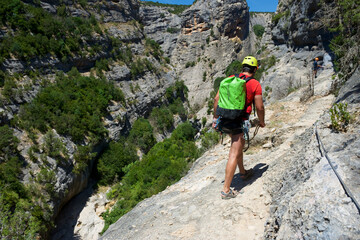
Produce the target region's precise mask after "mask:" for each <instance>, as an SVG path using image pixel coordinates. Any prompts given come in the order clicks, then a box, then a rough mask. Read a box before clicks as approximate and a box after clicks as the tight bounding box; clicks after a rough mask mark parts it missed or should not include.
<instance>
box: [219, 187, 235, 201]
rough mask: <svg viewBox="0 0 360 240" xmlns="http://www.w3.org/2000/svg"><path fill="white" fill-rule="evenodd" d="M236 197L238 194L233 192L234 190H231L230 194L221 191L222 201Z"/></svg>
mask: <svg viewBox="0 0 360 240" xmlns="http://www.w3.org/2000/svg"><path fill="white" fill-rule="evenodd" d="M234 197H236V194H235V193H234V192H233V190H231V189H230V191H229V192H228V193H224V192H223V191H221V198H222V199H230V198H234Z"/></svg>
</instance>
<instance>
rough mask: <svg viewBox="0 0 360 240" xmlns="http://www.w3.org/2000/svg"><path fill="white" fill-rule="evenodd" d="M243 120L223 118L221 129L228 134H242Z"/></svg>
mask: <svg viewBox="0 0 360 240" xmlns="http://www.w3.org/2000/svg"><path fill="white" fill-rule="evenodd" d="M243 122H244V120H242V119H241V118H238V119H226V118H222V119H221V122H220V126H219V127H220V128H221V131H222V132H224V133H227V134H240V133H243V132H244V131H243Z"/></svg>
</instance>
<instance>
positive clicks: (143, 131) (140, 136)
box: [128, 118, 156, 153]
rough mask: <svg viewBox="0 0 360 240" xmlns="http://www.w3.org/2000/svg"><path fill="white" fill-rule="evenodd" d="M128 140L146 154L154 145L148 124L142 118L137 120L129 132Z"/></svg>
mask: <svg viewBox="0 0 360 240" xmlns="http://www.w3.org/2000/svg"><path fill="white" fill-rule="evenodd" d="M128 140H129V141H130V142H131V143H132V144H134V145H136V146H138V147H139V148H140V149H141V150H142V151H143V152H145V153H147V152H148V151H149V150H150V149H151V148H152V147H153V146H154V145H155V144H156V140H155V138H154V134H153V128H152V126H151V124H150V122H149V121H148V120H147V119H144V118H139V119H137V120H136V121H135V122H134V124H133V126H132V128H131V130H130V134H129V137H128Z"/></svg>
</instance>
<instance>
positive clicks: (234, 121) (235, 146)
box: [213, 56, 265, 199]
mask: <svg viewBox="0 0 360 240" xmlns="http://www.w3.org/2000/svg"><path fill="white" fill-rule="evenodd" d="M242 67H243V69H242V73H241V74H239V75H233V76H230V77H228V78H226V79H224V80H223V81H222V82H221V84H220V88H219V91H218V92H217V94H216V96H215V99H214V121H213V127H214V128H217V127H218V126H217V125H218V124H219V123H220V125H221V128H222V129H223V130H224V132H226V133H228V134H229V135H230V137H231V147H230V152H229V159H228V162H227V165H226V169H225V181H224V186H223V189H222V191H221V197H222V198H223V199H229V198H234V197H235V196H236V194H235V193H234V192H233V191H232V189H230V185H231V182H232V179H233V177H234V174H235V170H236V166H238V167H239V171H240V177H241V178H242V179H243V180H248V179H249V178H250V177H251V176H253V174H254V172H253V169H252V168H251V169H249V170H245V168H244V164H243V148H244V144H245V139H244V133H243V122H244V121H245V120H247V119H249V116H250V114H251V111H252V103H254V105H255V108H256V112H257V115H258V118H259V125H260V127H265V109H264V103H263V99H262V88H261V85H260V83H259V82H258V81H257V80H256V79H255V78H254V75H255V73H256V71H257V69H258V63H257V60H256V58H254V57H252V56H247V57H245V58H244V60H243V62H242ZM240 79H242V80H243V82H244V87H245V88H244V94H245V95H244V99H245V100H244V105H243V106H242V107H243V108H241V107H240V108H239V110H238V109H237V108H235V107H228V106H229V105H235V106H236V105H239V104H237V103H236V101H237V100H238V99H241V95H242V93H241V91H242V88H241V83H240V82H241V80H240ZM225 84H230V85H226V86H224V88H225V89H224V90H222V85H225ZM234 85H235V87H234ZM239 86H240V87H239ZM234 89H235V90H234ZM236 89H239V90H236ZM234 93H235V94H234ZM224 95H225V96H224ZM240 102H241V101H240ZM219 120H220V121H219Z"/></svg>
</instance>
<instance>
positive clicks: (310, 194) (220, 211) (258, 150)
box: [52, 71, 360, 239]
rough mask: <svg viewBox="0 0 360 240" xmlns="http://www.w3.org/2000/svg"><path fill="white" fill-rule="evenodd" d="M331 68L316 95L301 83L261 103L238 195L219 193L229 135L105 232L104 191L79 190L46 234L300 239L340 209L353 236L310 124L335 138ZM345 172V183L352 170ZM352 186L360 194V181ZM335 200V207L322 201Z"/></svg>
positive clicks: (337, 224)
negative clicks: (262, 119) (261, 121)
mask: <svg viewBox="0 0 360 240" xmlns="http://www.w3.org/2000/svg"><path fill="white" fill-rule="evenodd" d="M331 74H332V72H330V71H329V72H326V74H323V75H322V76H320V77H319V78H317V79H316V81H315V90H316V89H319V88H320V86H321V87H322V90H321V91H320V90H318V91H315V96H313V97H311V98H309V99H308V100H307V101H306V102H301V100H300V99H301V98H302V96H303V95H304V94H305V92H306V91H308V89H307V87H303V88H301V89H298V90H297V91H295V92H293V93H291V94H290V95H288V96H287V97H286V98H284V99H283V100H280V101H276V102H273V103H271V104H268V105H267V106H266V123H267V126H266V127H265V128H263V129H260V130H259V133H258V135H257V136H256V137H255V138H254V140H253V141H252V143H251V147H250V149H249V150H248V151H247V152H246V153H245V155H244V165H245V168H251V167H252V168H254V169H255V175H254V177H253V178H252V179H250V180H249V181H243V180H241V179H240V177H239V174H238V173H236V174H235V176H234V179H233V182H232V185H231V187H232V188H233V189H234V190H236V191H237V192H238V196H237V197H236V198H234V199H229V200H222V199H221V196H220V191H221V189H222V185H223V181H224V170H225V165H226V162H227V158H228V153H229V148H230V138H229V137H225V138H224V142H223V144H218V145H216V146H215V147H213V148H212V149H211V150H209V151H208V152H206V153H205V154H204V155H203V156H202V157H201V158H199V159H197V160H196V161H195V163H194V165H193V167H192V168H191V170H190V171H189V173H188V174H187V175H186V176H185V177H183V178H182V179H181V180H180V181H179V182H177V183H176V184H174V185H172V186H169V187H168V188H167V189H166V190H164V191H163V192H161V193H159V194H157V195H155V196H153V197H151V198H148V199H146V200H144V201H142V202H140V203H139V204H138V205H137V206H136V207H135V208H134V209H133V210H132V211H130V212H129V213H127V214H126V215H124V216H123V217H122V218H120V219H119V220H118V222H116V223H115V224H113V225H112V226H110V228H109V229H108V230H107V231H106V232H105V234H104V235H103V236H100V235H99V234H98V232H99V231H100V228H102V227H103V222H102V220H101V217H100V214H101V212H103V211H104V210H105V206H106V205H107V204H108V202H109V200H106V199H105V198H104V196H105V193H104V192H103V193H101V191H98V192H97V193H95V194H94V193H93V195H92V196H91V197H89V196H90V194H91V193H90V194H89V192H87V191H85V193H83V194H84V195H81V196H82V197H81V196H79V197H77V198H75V199H74V200H72V202H70V203H69V204H68V207H67V208H65V209H64V214H63V215H62V216H60V217H59V220H58V228H57V229H59V230H58V231H57V232H56V231H55V234H54V235H53V238H52V239H98V238H100V239H264V237H265V238H269V239H273V238H275V236H277V237H278V238H279V239H288V237H289V236H293V235H294V234H297V235H296V236H297V237H296V238H297V239H303V238H305V237H310V238H311V236H312V235H311V234H312V232H311V231H310V230H309V229H312V228H315V229H316V230H317V231H319V232H320V233H323V232H324V234H325V235H324V236H325V239H332V238H326V236H327V235H326V234H329V232H330V233H331V234H334V232H335V233H339V232H336V230H339V231H340V230H341V228H342V227H344V226H342V224H341V218H342V217H347V218H348V219H350V223H351V224H349V223H348V224H347V225H346V227H347V229H348V231H350V232H352V233H354V232H355V235H357V236H359V232H357V231H358V230H356V229H357V227H356V226H358V225H359V223H360V218H359V216H358V215H356V214H355V215H353V213H354V212H355V213H356V208H355V206H354V205H353V204H352V203H351V199H350V198H348V197H347V196H346V195H345V193H344V191H343V189H342V187H341V185H340V183H339V182H338V180H337V178H336V176H335V174H334V173H333V171H332V170H331V168H330V166H329V165H328V163H327V162H326V160H325V159H324V158H322V157H321V154H320V152H319V149H318V144H317V142H316V137H315V134H314V124H315V123H316V122H318V125H319V131H320V132H321V133H320V134H323V135H324V136H327V139H333V142H336V138H335V141H334V138H331V137H330V138H329V134H331V133H330V130H329V128H328V126H329V122H330V120H329V119H328V118H329V117H328V114H326V113H328V109H329V108H330V107H331V105H332V104H333V102H334V99H335V97H334V96H333V95H331V94H328V92H329V87H328V88H327V89H324V88H323V87H324V86H330V84H328V82H329V81H330V79H331ZM324 113H325V114H324ZM324 115H325V116H327V117H324ZM322 119H325V120H322ZM252 131H254V128H252ZM357 132H359V130H358V129H353V130H352V131H350V132H349V133H348V134H353V135H354V134H355V135H356V134H357ZM250 134H252V132H251V133H250ZM344 138H348V136H344ZM352 138H355V140H354V139H353V140H352V141H351V142H350V145H351V144H353V145H354V146H355V147H354V148H351V149H350V150H349V152H348V155H349V156H350V158H351V157H352V156H353V153H352V151H354V149H355V151H356V149H357V148H356V146H359V140H357V137H352ZM341 141H345V140H343V139H339V142H341ZM339 142H338V143H336V144H340V143H339ZM325 144H326V145H327V146H329V144H330V143H329V142H327V143H325ZM330 145H331V144H330ZM331 146H332V145H331ZM332 148H334V147H332ZM333 156H334V155H333ZM336 164H338V166H340V169H339V170H340V171H342V170H341V169H343V168H346V167H348V168H349V165H350V168H351V167H352V168H354V166H352V165H351V164H354V163H353V162H350V163H346V162H344V161H337V163H336ZM355 165H356V164H355ZM357 167H359V166H355V169H356V168H357ZM354 174H355V175H352V177H356V178H359V176H358V173H356V171H355V173H354ZM346 180H347V182H349V183H351V178H346ZM324 184H325V185H326V187H324V186H323V185H324ZM351 187H352V189H354V190H355V193H356V196H357V198H358V199H359V197H360V195H359V193H360V191H359V189H360V188H359V185H358V184H352V186H351ZM89 191H91V190H89ZM329 193H331V194H329ZM85 195H86V196H85ZM325 196H326V197H325ZM323 197H324V198H323ZM86 198H88V199H87V201H86ZM335 203H336V204H340V205H341V208H340V209H335V208H329V209H328V208H327V207H326V206H327V204H332V205H334V204H335ZM79 208H83V209H82V211H79V210H77V213H76V214H75V215H76V216H74V214H71V213H74V209H79ZM319 209H320V210H319ZM318 211H320V213H318ZM343 214H345V215H343ZM300 215H305V216H306V217H304V216H303V218H305V219H308V220H309V219H312V220H311V221H310V220H309V224H313V222H316V223H317V224H316V226H307V220H296V219H298V217H299V216H300ZM314 218H315V221H313V219H314ZM69 222H71V223H72V224H71V226H70V227H69V224H68V223H69ZM280 222H281V223H280ZM348 222H349V221H348ZM64 226H68V227H67V228H65V227H64ZM99 226H100V227H99ZM294 229H301V230H298V231H297V232H296V231H295V230H294ZM329 229H330V230H329ZM340 232H341V231H340ZM317 234H319V233H317ZM314 236H315V235H314ZM316 236H318V235H316ZM339 236H341V234H340V235H339ZM345 236H346V235H345ZM345 239H346V238H345ZM350 239H351V238H350Z"/></svg>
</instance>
